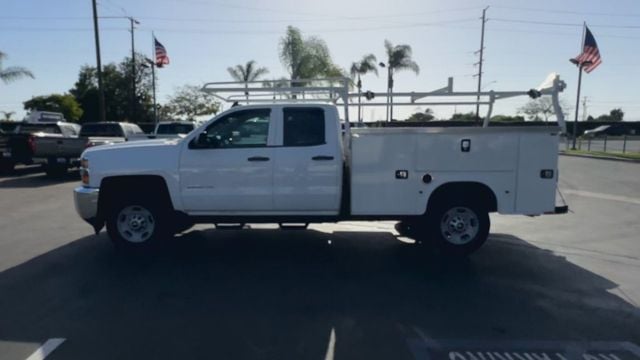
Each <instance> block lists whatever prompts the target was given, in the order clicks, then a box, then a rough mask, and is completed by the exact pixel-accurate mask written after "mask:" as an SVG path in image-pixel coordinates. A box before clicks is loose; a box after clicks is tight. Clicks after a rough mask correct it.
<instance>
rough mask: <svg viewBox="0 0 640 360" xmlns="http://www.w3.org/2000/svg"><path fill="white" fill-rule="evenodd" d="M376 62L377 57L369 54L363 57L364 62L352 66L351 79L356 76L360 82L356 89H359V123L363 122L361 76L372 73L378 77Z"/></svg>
mask: <svg viewBox="0 0 640 360" xmlns="http://www.w3.org/2000/svg"><path fill="white" fill-rule="evenodd" d="M376 62H377V60H376V56H375V55H373V54H369V55H365V56H364V57H362V60H360V61H357V62H354V63H352V64H351V71H350V73H351V78H352V79H353V78H354V77H356V76H357V78H358V81H356V87H357V88H358V121H359V122H361V121H362V118H361V116H360V113H361V109H362V99H361V94H362V80H361V79H360V76H362V75H366V74H367V73H370V72H372V73H374V74H376V76H378V67H377V65H378V64H376Z"/></svg>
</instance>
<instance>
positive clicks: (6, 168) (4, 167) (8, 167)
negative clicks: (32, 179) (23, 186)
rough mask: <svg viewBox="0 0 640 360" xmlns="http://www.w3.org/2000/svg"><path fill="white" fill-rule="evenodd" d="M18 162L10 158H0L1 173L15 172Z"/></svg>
mask: <svg viewBox="0 0 640 360" xmlns="http://www.w3.org/2000/svg"><path fill="white" fill-rule="evenodd" d="M15 166H16V164H15V163H14V162H13V161H10V160H0V174H10V173H12V172H13V170H14V168H15Z"/></svg>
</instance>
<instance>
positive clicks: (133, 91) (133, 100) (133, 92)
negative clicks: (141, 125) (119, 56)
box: [94, 0, 140, 122]
mask: <svg viewBox="0 0 640 360" xmlns="http://www.w3.org/2000/svg"><path fill="white" fill-rule="evenodd" d="M94 1H95V0H94ZM128 19H129V23H130V24H131V113H130V119H129V121H132V122H135V120H134V119H135V116H136V45H135V38H134V30H135V25H136V24H140V22H138V20H136V19H134V18H133V17H132V16H129V17H128Z"/></svg>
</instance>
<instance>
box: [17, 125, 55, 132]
mask: <svg viewBox="0 0 640 360" xmlns="http://www.w3.org/2000/svg"><path fill="white" fill-rule="evenodd" d="M37 132H43V133H47V134H61V133H62V131H61V130H60V126H58V124H23V125H20V127H19V128H18V130H17V133H19V134H33V133H37Z"/></svg>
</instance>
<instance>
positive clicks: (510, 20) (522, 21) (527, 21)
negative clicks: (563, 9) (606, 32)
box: [491, 18, 640, 29]
mask: <svg viewBox="0 0 640 360" xmlns="http://www.w3.org/2000/svg"><path fill="white" fill-rule="evenodd" d="M491 20H493V21H498V22H507V23H519V24H536V25H553V26H571V27H582V26H583V24H579V23H561V22H552V21H536V20H521V19H507V18H491ZM589 26H590V27H601V28H612V29H640V25H604V24H589Z"/></svg>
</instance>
